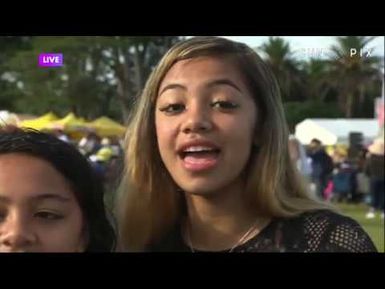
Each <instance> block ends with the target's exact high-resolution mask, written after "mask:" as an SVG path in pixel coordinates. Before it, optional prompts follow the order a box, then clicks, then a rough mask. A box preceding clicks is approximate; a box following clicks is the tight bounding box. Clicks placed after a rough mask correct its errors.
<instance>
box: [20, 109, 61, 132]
mask: <svg viewBox="0 0 385 289" xmlns="http://www.w3.org/2000/svg"><path fill="white" fill-rule="evenodd" d="M57 119H58V117H57V116H56V115H55V114H54V113H53V112H49V113H46V114H44V115H42V116H40V117H38V118H34V119H29V120H25V121H22V122H21V124H20V126H21V127H25V128H27V127H28V128H33V129H36V130H42V129H44V128H45V127H46V126H47V125H48V124H49V123H51V122H53V121H55V120H57Z"/></svg>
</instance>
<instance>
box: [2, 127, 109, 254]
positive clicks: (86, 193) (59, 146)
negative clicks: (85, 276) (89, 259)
mask: <svg viewBox="0 0 385 289" xmlns="http://www.w3.org/2000/svg"><path fill="white" fill-rule="evenodd" d="M10 153H20V154H27V155H31V156H34V157H36V158H39V159H42V160H45V161H47V162H48V163H49V164H51V165H52V166H53V167H54V168H55V169H56V170H57V171H58V172H59V173H60V174H62V175H63V176H64V178H65V179H66V180H67V181H68V183H69V184H70V185H71V187H72V190H73V192H74V194H75V197H76V200H77V201H78V203H79V205H80V208H81V210H82V213H83V216H84V219H85V223H86V229H87V233H88V240H89V242H88V245H87V247H86V252H108V251H112V250H114V248H115V243H116V236H115V232H114V230H113V227H112V225H111V223H110V221H109V220H108V216H107V215H106V210H105V207H104V200H103V187H102V184H101V183H100V181H99V180H98V178H97V177H96V176H95V174H94V172H93V170H92V168H91V166H90V164H89V163H88V162H87V160H86V159H85V158H84V157H83V156H82V155H81V154H80V152H79V151H78V150H77V149H76V148H75V147H74V146H72V145H71V144H68V143H65V142H63V141H61V140H59V139H57V138H56V137H55V136H52V135H49V134H45V133H41V132H39V131H36V130H33V129H24V130H23V129H19V128H17V127H14V126H10V125H6V126H3V127H1V126H0V155H2V154H10Z"/></svg>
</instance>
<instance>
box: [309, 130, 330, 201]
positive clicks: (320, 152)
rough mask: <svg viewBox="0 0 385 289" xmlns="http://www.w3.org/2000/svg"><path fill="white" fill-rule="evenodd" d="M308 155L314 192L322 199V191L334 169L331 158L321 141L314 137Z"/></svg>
mask: <svg viewBox="0 0 385 289" xmlns="http://www.w3.org/2000/svg"><path fill="white" fill-rule="evenodd" d="M309 157H310V158H311V167H312V172H311V179H312V182H313V183H314V185H315V190H316V194H317V196H318V197H319V198H320V199H324V191H325V189H326V187H327V185H328V181H329V179H330V177H331V173H332V172H333V169H334V164H333V160H332V158H331V157H330V156H329V155H328V154H327V153H326V151H325V149H324V148H323V147H322V143H321V141H320V140H318V139H316V138H314V139H312V140H311V142H310V145H309Z"/></svg>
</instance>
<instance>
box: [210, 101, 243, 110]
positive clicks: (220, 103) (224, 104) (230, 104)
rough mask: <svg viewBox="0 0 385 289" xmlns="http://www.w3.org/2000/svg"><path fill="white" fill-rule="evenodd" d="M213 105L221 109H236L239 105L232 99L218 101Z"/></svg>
mask: <svg viewBox="0 0 385 289" xmlns="http://www.w3.org/2000/svg"><path fill="white" fill-rule="evenodd" d="M211 106H212V107H215V108H220V109H235V108H237V107H238V105H237V104H235V103H233V102H230V101H216V102H214V103H213V104H212V105H211Z"/></svg>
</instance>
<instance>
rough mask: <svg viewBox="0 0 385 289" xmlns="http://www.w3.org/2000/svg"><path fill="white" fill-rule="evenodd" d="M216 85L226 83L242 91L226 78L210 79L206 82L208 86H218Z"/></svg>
mask: <svg viewBox="0 0 385 289" xmlns="http://www.w3.org/2000/svg"><path fill="white" fill-rule="evenodd" d="M218 85H228V86H231V87H232V88H234V89H236V90H238V91H239V92H242V91H241V89H240V88H239V87H238V85H236V84H235V83H234V82H233V81H231V80H230V79H227V78H221V79H216V80H213V81H210V82H209V83H208V84H207V86H208V87H212V86H218Z"/></svg>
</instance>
